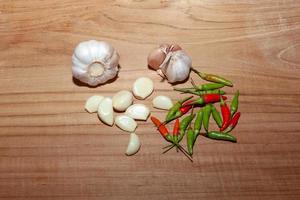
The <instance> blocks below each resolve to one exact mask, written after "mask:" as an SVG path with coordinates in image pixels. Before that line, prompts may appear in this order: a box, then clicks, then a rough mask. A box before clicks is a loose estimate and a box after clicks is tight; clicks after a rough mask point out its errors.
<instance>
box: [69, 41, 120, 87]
mask: <svg viewBox="0 0 300 200" xmlns="http://www.w3.org/2000/svg"><path fill="white" fill-rule="evenodd" d="M72 63H73V66H72V73H73V76H74V77H75V78H76V79H78V80H80V81H81V82H84V83H87V84H88V85H91V86H96V85H99V84H103V83H105V82H107V81H108V80H110V79H112V78H114V77H115V76H116V75H117V73H118V64H119V54H118V53H117V51H116V50H115V49H114V48H113V47H112V46H111V45H110V44H109V43H107V42H103V41H96V40H89V41H84V42H81V43H79V44H78V45H77V47H76V48H75V51H74V54H73V56H72Z"/></svg>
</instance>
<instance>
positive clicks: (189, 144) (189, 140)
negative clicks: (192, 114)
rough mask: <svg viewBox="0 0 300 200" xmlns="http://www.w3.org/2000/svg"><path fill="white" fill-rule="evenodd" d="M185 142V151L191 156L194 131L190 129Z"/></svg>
mask: <svg viewBox="0 0 300 200" xmlns="http://www.w3.org/2000/svg"><path fill="white" fill-rule="evenodd" d="M186 142H187V149H188V152H189V154H190V155H193V147H194V131H193V129H192V128H191V127H190V128H189V129H188V131H187V134H186Z"/></svg>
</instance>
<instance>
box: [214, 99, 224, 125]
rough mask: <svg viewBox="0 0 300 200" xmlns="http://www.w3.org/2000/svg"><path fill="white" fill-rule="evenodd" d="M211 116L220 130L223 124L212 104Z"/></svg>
mask: <svg viewBox="0 0 300 200" xmlns="http://www.w3.org/2000/svg"><path fill="white" fill-rule="evenodd" d="M211 114H212V116H213V118H214V120H215V122H216V123H217V125H218V127H219V128H221V127H222V124H223V121H222V117H221V114H220V113H219V111H217V109H216V107H215V106H214V105H212V104H211Z"/></svg>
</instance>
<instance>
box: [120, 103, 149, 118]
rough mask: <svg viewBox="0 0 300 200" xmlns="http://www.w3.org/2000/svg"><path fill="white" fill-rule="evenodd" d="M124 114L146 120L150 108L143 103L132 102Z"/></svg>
mask: <svg viewBox="0 0 300 200" xmlns="http://www.w3.org/2000/svg"><path fill="white" fill-rule="evenodd" d="M125 114H126V115H127V116H129V117H131V118H133V119H136V120H147V118H148V117H149V114H150V110H149V108H148V107H147V106H145V105H144V104H133V105H131V106H129V107H128V108H127V110H126V112H125Z"/></svg>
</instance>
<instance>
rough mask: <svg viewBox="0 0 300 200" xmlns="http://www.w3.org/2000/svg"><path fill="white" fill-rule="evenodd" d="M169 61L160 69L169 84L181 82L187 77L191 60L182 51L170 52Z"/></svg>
mask: <svg viewBox="0 0 300 200" xmlns="http://www.w3.org/2000/svg"><path fill="white" fill-rule="evenodd" d="M170 54H171V55H170V60H169V62H167V63H166V64H165V65H164V66H162V67H161V71H162V72H163V74H164V75H165V77H166V78H167V80H168V82H169V83H176V82H182V81H184V80H186V79H187V78H188V77H189V74H190V69H191V67H192V59H191V58H190V57H189V56H188V55H187V54H186V53H185V52H184V51H182V50H178V51H175V52H170Z"/></svg>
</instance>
